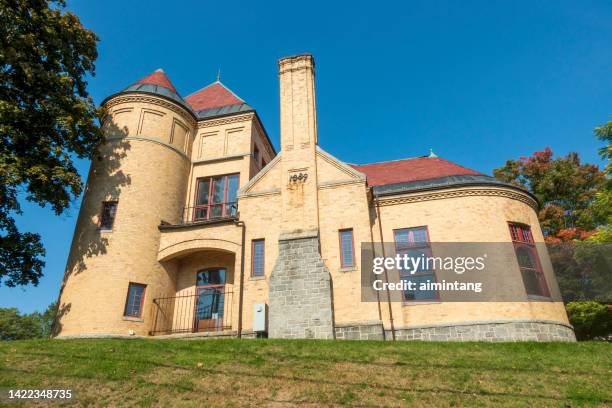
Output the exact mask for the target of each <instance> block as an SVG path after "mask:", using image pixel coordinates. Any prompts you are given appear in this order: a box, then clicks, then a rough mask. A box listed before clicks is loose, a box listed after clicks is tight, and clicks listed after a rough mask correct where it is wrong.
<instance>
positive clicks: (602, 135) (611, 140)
mask: <svg viewBox="0 0 612 408" xmlns="http://www.w3.org/2000/svg"><path fill="white" fill-rule="evenodd" d="M594 132H595V136H596V137H597V138H598V139H599V140H601V141H602V142H606V143H607V144H606V145H605V146H604V147H602V148H600V149H599V155H600V156H601V158H602V159H603V160H607V161H608V163H607V164H606V174H608V175H612V163H610V161H611V160H612V121H610V122H608V123H606V124H605V125H601V126H598V127H596V128H595V130H594Z"/></svg>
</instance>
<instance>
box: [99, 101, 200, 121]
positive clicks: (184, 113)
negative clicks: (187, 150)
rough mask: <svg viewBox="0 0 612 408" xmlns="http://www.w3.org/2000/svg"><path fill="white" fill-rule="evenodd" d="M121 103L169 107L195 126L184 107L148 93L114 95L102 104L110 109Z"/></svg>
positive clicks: (189, 113) (190, 114)
mask: <svg viewBox="0 0 612 408" xmlns="http://www.w3.org/2000/svg"><path fill="white" fill-rule="evenodd" d="M122 103H150V104H152V105H157V106H161V107H163V108H166V109H169V110H171V111H173V112H174V113H176V114H178V115H180V116H181V117H182V118H183V119H185V121H186V122H187V123H189V124H191V126H194V127H195V125H196V120H195V119H194V118H193V116H192V113H191V112H189V111H188V110H186V109H185V108H183V107H181V105H179V104H174V103H171V102H169V101H167V100H165V99H162V98H156V97H154V96H150V95H138V94H133V95H125V96H116V97H114V98H111V99H109V100H108V101H107V102H106V103H105V104H104V107H105V108H106V109H111V108H112V107H114V106H117V105H120V104H122Z"/></svg>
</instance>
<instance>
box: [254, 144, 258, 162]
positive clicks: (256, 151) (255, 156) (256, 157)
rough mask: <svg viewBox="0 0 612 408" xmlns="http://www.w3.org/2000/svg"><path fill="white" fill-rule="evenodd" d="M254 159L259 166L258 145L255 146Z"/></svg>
mask: <svg viewBox="0 0 612 408" xmlns="http://www.w3.org/2000/svg"><path fill="white" fill-rule="evenodd" d="M253 159H254V160H255V164H256V165H258V166H259V148H258V147H257V145H254V146H253Z"/></svg>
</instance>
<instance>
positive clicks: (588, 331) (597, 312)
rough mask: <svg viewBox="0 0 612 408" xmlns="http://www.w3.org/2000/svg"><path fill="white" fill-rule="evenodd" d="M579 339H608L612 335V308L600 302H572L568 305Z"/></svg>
mask: <svg viewBox="0 0 612 408" xmlns="http://www.w3.org/2000/svg"><path fill="white" fill-rule="evenodd" d="M566 309H567V314H568V316H569V320H570V323H571V324H572V326H574V331H575V332H576V338H577V339H578V340H591V339H596V338H600V339H608V338H609V337H610V336H612V310H611V309H610V308H609V307H608V306H607V305H604V304H601V303H599V302H592V301H588V302H570V303H568V304H567V305H566Z"/></svg>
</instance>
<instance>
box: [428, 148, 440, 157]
mask: <svg viewBox="0 0 612 408" xmlns="http://www.w3.org/2000/svg"><path fill="white" fill-rule="evenodd" d="M427 157H431V158H434V157H438V155H437V154H435V153H434V151H433V149H429V156H427Z"/></svg>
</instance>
